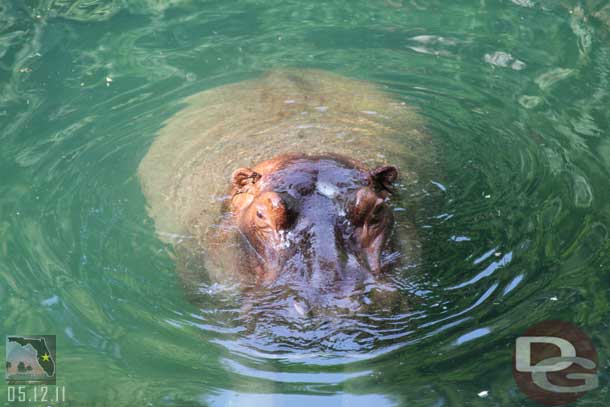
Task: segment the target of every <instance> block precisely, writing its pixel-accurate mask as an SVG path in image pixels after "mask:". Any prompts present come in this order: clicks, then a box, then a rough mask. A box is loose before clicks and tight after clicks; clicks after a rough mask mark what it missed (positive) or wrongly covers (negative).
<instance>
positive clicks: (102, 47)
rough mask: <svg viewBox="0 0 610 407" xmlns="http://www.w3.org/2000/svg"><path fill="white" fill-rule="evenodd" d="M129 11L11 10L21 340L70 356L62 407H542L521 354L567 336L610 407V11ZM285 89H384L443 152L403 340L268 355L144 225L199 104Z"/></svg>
mask: <svg viewBox="0 0 610 407" xmlns="http://www.w3.org/2000/svg"><path fill="white" fill-rule="evenodd" d="M126 3H127V2H121V1H109V2H101V1H99V2H96V1H80V2H79V1H50V0H49V1H40V2H34V1H29V2H21V1H9V2H3V3H2V4H0V30H1V31H0V142H1V146H2V148H1V149H0V191H1V193H0V311H1V312H2V315H4V318H3V322H2V325H0V326H1V329H0V334H1V335H5V334H56V335H57V342H58V357H57V371H58V384H59V385H61V386H64V385H65V386H66V397H67V399H68V401H67V402H66V403H65V405H75V406H92V405H103V406H133V405H155V406H156V405H167V406H174V405H188V406H194V405H240V406H241V405H286V404H289V405H314V404H315V405H350V406H351V405H355V406H360V405H362V406H368V405H378V406H386V405H387V406H394V405H416V406H445V405H447V406H448V405H456V406H460V405H481V406H483V405H530V404H532V405H533V403H532V402H530V401H528V399H527V398H526V396H525V395H523V394H522V393H521V392H520V391H519V389H518V388H517V386H516V384H515V382H514V380H513V377H512V373H511V364H512V346H513V343H514V340H515V338H516V337H517V336H518V335H519V334H520V333H522V332H523V331H525V330H526V329H527V328H528V327H529V326H531V325H532V324H535V323H536V322H539V321H543V320H547V319H562V320H566V321H570V322H572V323H575V324H577V325H578V326H580V327H581V328H582V329H583V330H584V331H585V332H586V333H587V334H588V335H589V336H590V337H591V338H592V340H593V342H594V344H595V345H596V347H597V352H598V355H599V362H600V363H599V370H600V387H599V388H598V389H596V390H594V391H591V392H590V393H589V394H587V395H586V396H585V397H584V398H583V399H581V400H580V401H579V402H578V403H580V404H582V405H606V404H608V402H610V394H609V391H608V381H609V377H608V370H609V368H610V361H609V360H610V359H609V357H610V356H609V355H608V351H609V349H610V348H609V346H610V342H609V340H608V338H609V335H610V327H609V318H608V314H609V311H610V303H609V301H610V273H609V272H610V261H609V260H610V256H609V251H610V243H609V233H610V232H609V228H610V207H609V206H610V204H609V203H610V188H609V187H608V184H609V181H608V180H609V179H610V115H609V108H610V6H608V4H607V3H605V2H602V1H595V0H589V1H583V2H581V3H578V2H576V1H562V2H560V1H550V0H549V1H541V0H538V1H537V0H513V1H500V0H498V1H485V0H482V1H458V2H455V1H416V0H413V1H407V0H404V1H401V0H381V1H350V2H340V1H337V2H324V3H312V2H282V3H281V4H280V3H277V2H263V1H237V2H228V1H225V2H201V3H200V2H193V1H186V0H184V1H181V0H173V1H169V0H168V1H162V0H157V1H153V0H140V1H133V2H129V3H128V4H126ZM281 67H301V68H303V67H305V68H317V69H324V70H327V71H331V72H334V73H337V74H341V75H343V76H346V77H352V78H356V79H361V80H367V81H370V82H372V83H375V84H377V85H379V86H381V87H383V88H384V89H385V90H386V91H387V92H388V93H389V94H390V95H392V96H393V97H394V98H395V99H396V100H397V101H399V102H400V101H402V102H405V103H407V104H408V105H411V106H414V107H415V108H417V109H418V111H419V114H420V115H421V116H422V117H423V118H424V119H425V121H426V123H427V124H426V129H427V132H428V134H430V136H431V137H432V138H433V139H434V142H435V145H436V146H438V149H439V151H438V161H439V162H438V165H437V169H438V171H436V172H435V173H434V174H433V175H432V174H423V175H422V179H420V180H419V184H418V187H417V188H416V189H415V190H413V191H412V195H413V196H412V198H413V199H412V200H410V199H408V194H407V198H406V199H405V200H404V202H401V204H404V208H405V209H407V210H406V211H404V212H400V211H399V212H397V215H398V216H399V217H401V219H403V220H405V221H409V222H413V224H414V225H415V226H416V228H417V233H418V236H419V238H420V241H421V244H422V259H421V261H420V262H419V263H418V264H417V266H416V267H413V268H409V269H401V270H399V271H398V274H399V277H400V278H399V279H398V281H399V283H400V288H401V290H402V291H403V293H404V295H405V296H408V298H409V307H408V309H407V310H402V311H401V312H396V313H393V314H392V315H390V316H388V315H385V316H383V318H384V321H383V323H379V321H378V320H377V321H373V320H368V322H366V323H365V321H364V320H361V322H362V323H361V324H352V323H351V322H353V321H354V320H353V319H349V318H344V319H342V318H338V319H336V320H333V321H331V322H330V324H331V325H328V324H329V322H328V321H326V322H324V321H316V320H315V319H314V320H308V321H306V322H302V321H301V322H300V323H301V325H299V326H298V327H297V330H298V332H299V335H298V336H297V337H294V336H290V335H287V332H282V331H280V330H279V329H276V330H273V329H271V330H270V331H269V332H267V334H262V333H261V334H260V335H258V336H257V335H256V334H253V333H252V332H251V330H249V329H248V325H247V320H246V321H245V320H244V319H243V318H244V316H243V309H242V308H240V307H241V306H242V305H243V304H241V301H240V300H241V299H240V295H239V291H237V290H235V289H234V288H232V287H230V286H227V285H222V284H214V283H212V282H210V283H209V284H207V285H206V284H205V283H202V285H201V286H200V287H199V288H200V290H199V292H198V295H197V298H196V300H195V301H193V299H192V298H189V294H188V292H185V290H184V289H183V287H182V284H181V280H180V278H179V277H178V276H177V274H176V261H177V258H176V255H175V253H174V251H173V250H172V247H171V246H170V245H168V244H166V243H165V242H163V241H161V240H160V239H159V238H158V236H156V234H155V228H154V224H153V221H152V219H150V218H149V216H148V214H147V211H146V202H145V200H144V196H143V194H142V192H141V189H140V183H139V181H138V177H137V168H138V165H139V164H140V161H141V160H142V158H143V157H144V156H145V154H146V152H147V151H148V148H149V146H150V145H151V143H152V142H153V140H154V138H155V135H156V134H157V133H158V132H159V130H160V128H161V127H162V124H163V122H164V121H166V120H167V119H168V118H170V117H172V115H174V114H176V112H178V111H179V110H180V109H181V108H182V107H183V104H182V101H183V100H184V98H186V97H188V96H191V95H193V94H195V93H197V92H200V91H203V90H207V89H210V88H213V87H216V86H220V85H224V84H229V83H235V82H238V81H242V80H246V79H250V78H254V77H257V76H259V75H261V74H262V73H263V72H265V71H267V70H270V69H275V68H281ZM414 202H417V204H415V203H414ZM270 295H272V294H270ZM347 322H350V323H347ZM325 323H326V325H324V324H325ZM342 323H343V324H344V325H342ZM316 324H317V325H316ZM267 326H268V327H270V328H272V327H273V325H272V324H269V325H267ZM293 328H294V327H293ZM290 332H292V333H294V331H290ZM259 333H260V332H259ZM0 343H1V344H0V347H1V349H0V352H1V353H4V342H3V341H1V342H0ZM484 391H487V392H488V393H484ZM0 397H1V399H2V400H3V402H4V400H7V391H6V387H2V386H0ZM231 403H233V404H231ZM27 404H28V403H21V405H27ZM32 405H38V404H34V403H32Z"/></svg>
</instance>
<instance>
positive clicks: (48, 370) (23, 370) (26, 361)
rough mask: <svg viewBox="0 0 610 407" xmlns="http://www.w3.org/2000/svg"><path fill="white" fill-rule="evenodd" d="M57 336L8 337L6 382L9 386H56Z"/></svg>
mask: <svg viewBox="0 0 610 407" xmlns="http://www.w3.org/2000/svg"><path fill="white" fill-rule="evenodd" d="M55 374H56V353H55V335H28V336H19V335H9V336H7V337H6V381H7V382H8V383H9V384H36V383H44V384H55Z"/></svg>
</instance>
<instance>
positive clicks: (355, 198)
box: [138, 69, 433, 314]
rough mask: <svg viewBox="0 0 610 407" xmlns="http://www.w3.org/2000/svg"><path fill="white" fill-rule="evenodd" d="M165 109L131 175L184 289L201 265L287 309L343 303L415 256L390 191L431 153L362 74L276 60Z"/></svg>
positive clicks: (409, 229) (413, 178) (413, 179)
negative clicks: (278, 298)
mask: <svg viewBox="0 0 610 407" xmlns="http://www.w3.org/2000/svg"><path fill="white" fill-rule="evenodd" d="M175 109H176V110H177V113H175V114H174V115H173V116H171V117H170V118H169V119H168V120H167V121H166V122H165V123H164V126H163V128H162V129H161V130H160V131H159V134H158V135H157V137H156V138H155V140H154V142H153V143H152V145H151V146H150V148H149V150H148V152H147V154H146V155H145V157H144V158H143V160H142V162H141V163H140V166H139V169H138V175H139V179H140V183H141V186H142V191H143V193H144V196H145V198H146V199H147V203H148V212H149V214H150V216H151V217H152V219H153V220H154V223H155V228H156V231H157V235H158V236H159V238H161V239H162V240H163V241H164V242H166V243H170V244H171V245H172V246H173V247H174V248H176V249H177V253H178V256H179V257H180V256H183V255H184V254H185V253H187V255H185V256H186V257H188V258H189V259H190V260H189V261H186V262H184V261H183V262H182V267H180V268H181V271H180V274H181V276H182V277H183V281H184V282H185V285H191V286H193V285H196V280H197V278H198V276H200V275H201V274H202V273H203V274H206V275H207V278H209V279H211V280H213V281H227V280H232V281H233V280H235V281H238V282H239V284H242V285H243V286H244V287H250V288H251V287H266V288H265V289H266V290H271V289H272V288H271V287H274V289H275V288H277V287H283V288H282V289H280V290H276V291H275V292H282V291H286V290H289V291H291V292H293V293H295V295H296V296H297V297H299V298H301V299H303V301H301V302H299V303H298V304H297V305H295V307H296V308H297V310H300V311H303V310H305V311H304V312H308V310H311V309H314V308H316V307H317V308H327V307H330V306H333V305H336V304H342V305H341V306H343V305H345V306H346V307H347V308H350V309H351V310H352V311H355V310H357V309H359V306H360V305H361V304H360V303H359V300H354V298H356V297H358V296H357V295H356V296H355V295H354V294H355V293H359V295H361V294H362V293H363V292H366V289H365V288H363V287H364V286H366V284H368V283H370V282H371V281H377V282H378V281H385V280H387V278H386V276H387V275H388V271H389V270H390V269H391V268H392V266H393V265H395V264H397V263H398V262H399V261H403V262H404V261H405V260H406V261H407V262H417V260H418V257H419V247H420V245H419V244H418V242H417V237H416V233H415V230H414V227H413V225H412V224H410V223H409V222H401V224H400V225H396V226H399V227H395V221H394V218H395V209H396V208H394V206H393V205H394V204H393V199H395V198H396V196H397V195H400V194H401V193H404V192H405V191H408V190H409V188H410V186H413V185H416V184H417V183H418V178H419V177H418V174H419V171H418V170H419V169H421V168H424V167H425V166H426V163H429V162H431V161H433V159H432V157H433V149H432V148H431V143H430V140H429V137H428V136H427V134H426V132H425V128H424V125H423V120H422V119H421V118H420V116H419V114H418V113H417V112H416V110H415V109H414V108H412V107H411V106H409V105H407V104H406V103H405V102H401V101H398V100H396V99H394V98H393V97H391V96H390V95H388V94H386V93H385V92H383V91H382V90H381V89H380V88H379V87H377V86H375V85H373V84H371V83H368V82H365V81H359V80H354V79H348V78H345V77H342V76H340V75H336V74H332V73H328V72H324V71H319V70H313V69H279V70H275V71H271V72H269V73H267V74H265V75H263V76H262V77H259V78H255V79H250V80H245V81H241V82H238V83H234V84H229V85H222V86H219V87H215V88H212V89H210V90H206V91H203V92H201V93H198V94H195V95H193V96H191V97H189V98H187V99H186V100H185V101H184V103H183V105H181V106H177V107H175ZM399 168H400V171H399ZM399 173H400V175H399ZM399 209H400V208H399ZM384 284H385V283H384ZM267 292H269V291H267ZM358 298H360V297H358ZM369 302H370V301H369ZM299 304H300V305H299ZM346 304H348V305H346ZM304 312H300V313H301V314H303V313H304Z"/></svg>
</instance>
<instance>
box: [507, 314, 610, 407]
mask: <svg viewBox="0 0 610 407" xmlns="http://www.w3.org/2000/svg"><path fill="white" fill-rule="evenodd" d="M534 337H536V338H534ZM524 338H529V340H530V341H531V343H530V342H528V340H527V339H526V340H525V341H523V339H524ZM520 340H521V345H520V344H519V341H520ZM544 341H547V343H544ZM548 342H551V343H548ZM560 346H563V347H564V349H560ZM570 347H572V348H573V350H574V353H575V355H571V354H569V350H570ZM527 349H529V351H528V350H527ZM528 355H529V357H528ZM518 356H519V357H520V358H521V359H522V361H524V362H525V363H526V364H527V367H526V369H524V368H523V367H524V366H521V367H518V366H517V357H518ZM560 356H568V357H570V356H575V357H576V358H577V360H576V361H573V363H571V364H569V362H568V361H566V362H564V364H569V366H567V367H566V368H565V369H561V370H555V371H548V372H539V373H535V372H532V371H528V370H534V369H536V368H538V369H539V368H541V367H543V365H544V363H543V364H540V365H538V364H539V363H540V362H541V361H544V360H547V359H550V358H556V357H560ZM584 359H586V360H584ZM546 364H547V365H555V366H558V365H560V363H559V361H557V360H556V361H552V360H549V361H548V362H547V363H546ZM537 365H538V366H537ZM583 365H584V366H583ZM597 365H598V363H597V352H596V350H595V346H594V345H593V342H592V341H591V339H590V338H589V337H588V336H587V334H585V333H584V332H583V331H582V330H581V329H580V328H579V327H577V326H576V325H574V324H572V323H569V322H565V321H558V320H548V321H543V322H541V323H539V324H536V325H533V326H531V327H530V328H528V329H527V330H526V331H525V332H524V333H523V334H522V335H521V336H519V337H518V338H517V340H516V341H515V344H514V346H513V376H514V378H515V381H516V382H517V385H518V386H519V388H520V389H521V391H522V392H523V393H525V395H526V396H527V397H529V398H530V399H532V400H534V401H536V402H538V403H540V404H544V405H546V406H562V405H565V404H568V403H572V402H574V401H576V400H578V399H579V398H581V397H582V396H584V395H585V394H586V393H587V390H583V391H576V392H573V391H569V390H570V389H569V388H570V387H572V388H575V389H576V388H577V387H580V386H582V385H585V384H588V385H589V387H591V389H590V390H594V388H595V387H597ZM547 368H548V369H552V367H551V366H547ZM524 370H526V371H524ZM553 370H554V369H553ZM535 375H538V379H537V380H536V379H535ZM572 375H575V376H573V377H572V378H570V376H572ZM580 375H583V376H581V377H578V376H580ZM585 377H586V379H585ZM541 379H542V380H544V381H547V384H544V383H543V386H548V384H549V383H550V385H551V386H552V385H554V386H561V387H563V388H565V390H566V392H558V391H549V390H546V389H544V388H542V387H540V381H541ZM536 381H537V382H538V383H536Z"/></svg>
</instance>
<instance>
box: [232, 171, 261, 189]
mask: <svg viewBox="0 0 610 407" xmlns="http://www.w3.org/2000/svg"><path fill="white" fill-rule="evenodd" d="M260 177H261V175H260V174H259V173H258V172H255V171H253V170H251V169H250V168H238V169H236V170H235V171H233V174H232V175H231V182H232V183H233V186H234V187H235V188H243V187H245V186H246V185H248V184H254V183H255V182H256V181H258V180H259V179H260Z"/></svg>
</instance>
